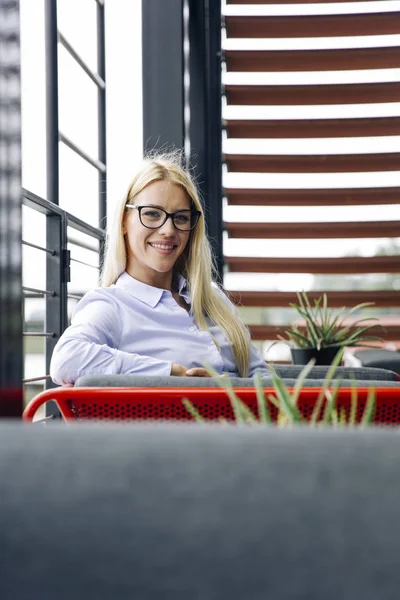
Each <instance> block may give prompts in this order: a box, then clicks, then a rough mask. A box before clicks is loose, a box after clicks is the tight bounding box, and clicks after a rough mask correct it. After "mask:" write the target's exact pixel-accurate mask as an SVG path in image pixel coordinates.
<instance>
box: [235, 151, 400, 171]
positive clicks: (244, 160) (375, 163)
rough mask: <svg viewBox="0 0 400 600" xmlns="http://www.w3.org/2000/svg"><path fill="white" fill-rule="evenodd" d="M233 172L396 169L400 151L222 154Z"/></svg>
mask: <svg viewBox="0 0 400 600" xmlns="http://www.w3.org/2000/svg"><path fill="white" fill-rule="evenodd" d="M225 161H226V164H227V167H228V170H229V171H231V172H233V173H360V172H371V171H399V170H400V153H399V152H382V153H379V154H314V155H301V154H293V155H290V154H288V155H284V154H282V155H270V154H226V155H225Z"/></svg>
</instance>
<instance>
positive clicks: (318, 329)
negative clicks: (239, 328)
mask: <svg viewBox="0 0 400 600" xmlns="http://www.w3.org/2000/svg"><path fill="white" fill-rule="evenodd" d="M297 298H298V300H299V303H298V304H295V303H291V304H290V305H289V306H291V308H294V309H295V310H296V311H297V312H298V313H299V315H300V316H301V317H302V318H303V319H304V320H305V330H304V329H300V328H299V327H298V326H297V325H292V326H291V327H282V330H283V331H284V332H285V333H286V335H287V338H284V337H282V336H281V335H278V338H279V339H280V340H281V341H284V342H289V343H290V345H291V346H292V347H296V348H316V349H317V350H320V349H321V348H332V347H338V348H342V347H344V346H363V347H367V348H369V347H372V345H371V344H368V342H373V341H375V342H376V341H382V338H380V337H379V336H375V335H366V334H367V333H368V332H370V330H371V329H373V328H374V327H377V325H376V324H374V325H365V321H377V320H378V319H376V318H371V317H366V318H364V319H358V320H357V321H355V322H354V323H352V324H351V325H347V326H345V325H344V323H345V320H346V319H347V318H348V317H349V316H350V315H351V314H353V313H354V312H356V311H358V310H362V309H365V308H368V307H371V306H374V302H362V303H361V304H357V305H356V306H353V308H350V309H347V308H346V307H343V308H342V309H341V310H340V311H339V312H338V313H336V314H335V313H332V312H331V309H329V308H328V299H327V296H326V294H323V295H322V296H321V297H319V298H316V299H315V300H314V305H313V306H312V305H311V302H310V300H309V298H308V296H307V294H306V292H304V291H303V292H301V293H297ZM362 323H364V325H362Z"/></svg>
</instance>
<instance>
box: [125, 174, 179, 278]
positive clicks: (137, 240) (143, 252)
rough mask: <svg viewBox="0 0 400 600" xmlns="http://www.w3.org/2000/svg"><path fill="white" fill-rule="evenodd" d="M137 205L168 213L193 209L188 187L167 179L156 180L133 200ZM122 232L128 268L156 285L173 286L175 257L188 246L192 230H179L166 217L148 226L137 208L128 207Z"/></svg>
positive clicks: (128, 270) (137, 275) (136, 275)
mask: <svg viewBox="0 0 400 600" xmlns="http://www.w3.org/2000/svg"><path fill="white" fill-rule="evenodd" d="M132 204H135V205H137V206H154V207H158V208H163V209H164V210H166V211H167V212H168V213H175V212H177V211H179V210H188V209H190V204H191V203H190V199H189V197H188V195H187V193H186V192H185V190H184V189H183V188H182V187H181V186H179V185H176V184H174V183H170V182H168V181H154V182H153V183H150V184H149V185H148V186H147V187H145V188H144V190H142V191H141V192H140V193H139V194H138V195H137V196H136V197H135V199H134V201H132ZM123 233H124V235H125V243H126V249H127V257H128V258H127V266H126V270H127V272H128V273H129V275H131V276H132V277H134V278H135V279H138V280H139V281H142V282H143V283H147V284H148V285H153V286H155V287H159V288H164V289H171V283H172V274H173V269H174V265H175V263H176V261H177V260H178V258H179V257H180V256H181V254H182V252H183V251H184V250H185V248H186V245H187V243H188V241H189V236H190V232H188V231H179V230H178V229H176V228H175V227H174V225H173V223H172V219H167V221H166V222H165V223H164V225H163V226H162V227H160V228H159V229H147V228H146V227H144V226H143V225H142V223H141V222H140V219H139V211H138V210H137V209H131V208H128V209H126V213H125V216H124V221H123Z"/></svg>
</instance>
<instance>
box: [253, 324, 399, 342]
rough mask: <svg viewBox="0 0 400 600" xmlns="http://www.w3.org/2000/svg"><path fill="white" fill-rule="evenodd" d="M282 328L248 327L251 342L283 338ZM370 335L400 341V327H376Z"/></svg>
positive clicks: (276, 326)
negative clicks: (279, 336)
mask: <svg viewBox="0 0 400 600" xmlns="http://www.w3.org/2000/svg"><path fill="white" fill-rule="evenodd" d="M282 327H284V325H282ZM282 327H279V326H278V325H249V329H250V334H251V338H252V339H253V340H276V339H277V336H278V335H281V336H282V337H285V332H284V331H283V330H282ZM301 329H302V328H301V327H300V330H301ZM370 335H376V336H378V337H380V338H383V339H384V340H387V341H392V340H393V341H398V340H400V325H385V329H382V328H381V327H377V328H376V329H372V330H371V332H370Z"/></svg>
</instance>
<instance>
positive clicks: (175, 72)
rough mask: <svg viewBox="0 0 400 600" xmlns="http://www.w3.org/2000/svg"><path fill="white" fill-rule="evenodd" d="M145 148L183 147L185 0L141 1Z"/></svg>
mask: <svg viewBox="0 0 400 600" xmlns="http://www.w3.org/2000/svg"><path fill="white" fill-rule="evenodd" d="M142 28H143V36H142V40H143V41H142V44H143V59H142V60H143V147H144V149H145V150H151V149H159V148H161V147H163V148H167V147H168V148H170V147H175V148H183V144H184V120H183V109H184V98H183V0H168V1H166V0H142Z"/></svg>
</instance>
